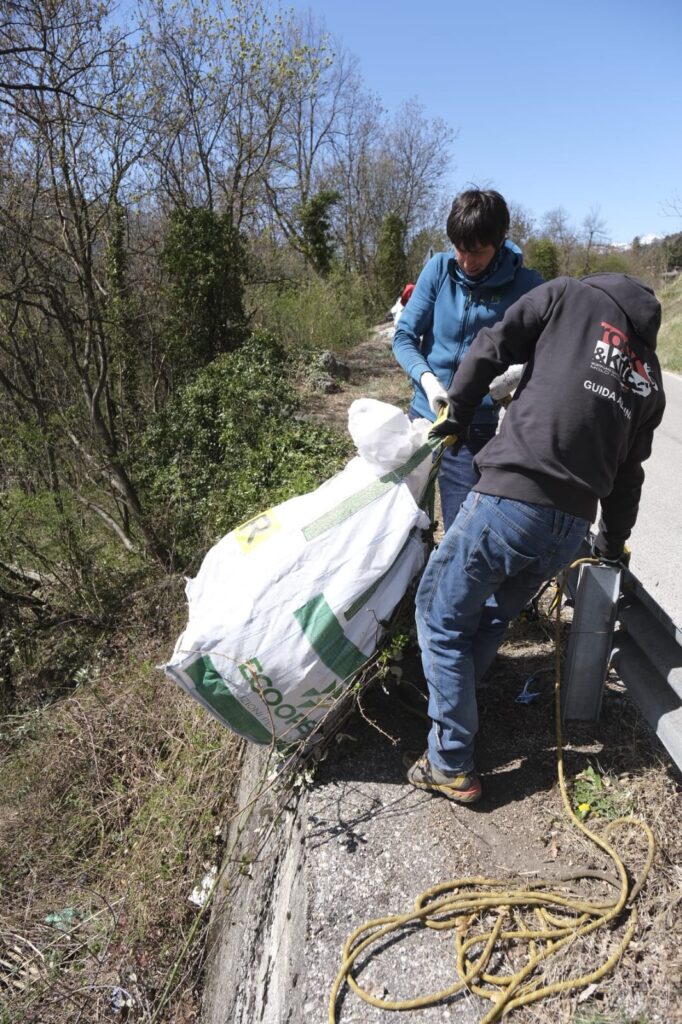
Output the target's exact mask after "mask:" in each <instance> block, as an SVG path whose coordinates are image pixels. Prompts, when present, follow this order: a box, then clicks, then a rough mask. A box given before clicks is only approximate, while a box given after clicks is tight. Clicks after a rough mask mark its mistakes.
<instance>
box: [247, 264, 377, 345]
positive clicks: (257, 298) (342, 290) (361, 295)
mask: <svg viewBox="0 0 682 1024" xmlns="http://www.w3.org/2000/svg"><path fill="white" fill-rule="evenodd" d="M249 300H250V303H251V306H252V307H253V319H254V320H255V321H256V322H257V323H258V324H259V325H261V326H262V327H263V328H265V329H266V330H269V331H272V333H273V334H275V335H276V336H277V338H279V339H280V341H281V342H282V343H283V344H284V345H285V346H286V347H287V348H288V349H290V350H291V351H292V352H293V351H295V352H300V351H305V350H309V349H311V348H317V349H331V350H332V351H338V350H342V349H347V348H351V347H353V346H354V345H357V344H358V343H359V342H360V341H363V340H364V339H365V338H366V337H367V328H368V325H369V323H370V321H371V317H370V316H369V314H368V309H369V295H368V291H367V284H366V281H365V280H364V279H363V278H360V277H359V276H358V275H357V274H351V273H349V272H347V271H345V270H342V269H340V268H339V267H336V268H334V269H333V270H332V271H331V272H330V273H329V275H328V276H327V277H320V276H319V275H317V274H310V275H309V276H307V277H306V278H304V279H303V280H295V281H293V280H292V281H291V282H290V283H289V284H288V285H287V286H286V287H282V286H281V285H280V286H273V285H269V286H261V287H259V288H257V289H256V288H254V289H252V290H251V292H250V295H249Z"/></svg>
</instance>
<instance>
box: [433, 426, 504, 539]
mask: <svg viewBox="0 0 682 1024" xmlns="http://www.w3.org/2000/svg"><path fill="white" fill-rule="evenodd" d="M496 430H497V426H496V424H494V423H474V424H473V425H472V427H471V428H470V430H469V437H468V440H466V441H465V442H464V444H462V445H460V447H459V448H457V449H455V450H453V449H452V448H446V449H445V451H444V452H443V456H442V458H441V462H440V469H439V471H438V486H439V488H440V507H441V512H442V513H443V531H444V532H445V533H447V531H448V530H449V529H450V527H451V526H452V524H453V523H454V521H455V518H456V516H457V513H458V512H459V510H460V508H461V506H462V503H463V502H464V499H465V498H466V496H467V495H468V493H469V491H470V490H471V488H472V487H473V486H474V484H477V483H478V481H479V479H480V475H481V474H480V473H479V472H478V470H477V469H476V467H475V466H474V455H478V453H479V452H480V450H481V448H484V447H485V445H487V443H488V441H489V440H490V439H491V438H492V437H494V436H495V431H496Z"/></svg>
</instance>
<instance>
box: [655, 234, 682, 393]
mask: <svg viewBox="0 0 682 1024" xmlns="http://www.w3.org/2000/svg"><path fill="white" fill-rule="evenodd" d="M680 237H681V238H682V236H680ZM658 294H659V298H660V300H661V304H662V306H663V323H662V325H661V331H660V334H659V336H658V357H659V359H660V360H661V365H662V366H663V368H664V369H665V370H671V371H672V372H673V373H682V274H680V276H679V277H678V278H677V279H676V280H675V281H672V282H671V283H669V284H667V285H665V286H664V287H663V288H662V289H660V290H659V293H658Z"/></svg>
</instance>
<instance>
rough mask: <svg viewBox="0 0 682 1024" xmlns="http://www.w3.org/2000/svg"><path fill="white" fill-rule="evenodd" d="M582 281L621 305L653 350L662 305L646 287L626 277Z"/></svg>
mask: <svg viewBox="0 0 682 1024" xmlns="http://www.w3.org/2000/svg"><path fill="white" fill-rule="evenodd" d="M581 281H582V282H583V283H584V284H587V285H589V286H590V287H591V288H598V289H599V290H600V291H602V292H606V294H607V295H608V296H609V298H610V299H612V300H613V301H614V302H615V303H616V305H617V306H620V308H621V309H622V311H623V312H624V313H625V315H626V317H627V318H628V320H629V321H630V323H631V324H632V326H633V327H634V328H635V331H636V332H637V334H638V335H639V337H640V338H641V339H642V341H643V342H645V343H646V344H647V345H648V346H649V348H651V349H655V348H656V335H657V334H658V329H659V327H660V326H661V304H660V302H659V301H658V299H657V298H656V296H655V294H654V292H653V289H652V288H650V287H649V285H648V284H645V283H644V281H640V280H639V278H637V277H630V275H629V274H589V275H588V276H587V277H583V278H581Z"/></svg>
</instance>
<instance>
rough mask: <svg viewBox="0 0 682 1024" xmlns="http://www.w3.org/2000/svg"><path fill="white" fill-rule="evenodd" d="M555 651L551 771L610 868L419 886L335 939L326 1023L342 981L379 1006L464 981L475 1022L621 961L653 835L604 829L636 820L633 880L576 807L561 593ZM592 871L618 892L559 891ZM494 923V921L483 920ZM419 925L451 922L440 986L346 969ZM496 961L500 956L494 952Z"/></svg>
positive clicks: (390, 1006) (435, 999) (417, 1002)
mask: <svg viewBox="0 0 682 1024" xmlns="http://www.w3.org/2000/svg"><path fill="white" fill-rule="evenodd" d="M583 562H587V563H590V564H598V562H597V559H590V558H583V559H578V560H577V561H575V562H573V564H572V565H571V566H570V568H571V569H572V568H574V567H576V566H577V565H580V564H581V563H583ZM555 608H556V655H555V671H556V675H555V687H554V696H555V701H554V709H555V721H556V734H557V774H558V779H559V788H560V791H561V799H562V801H563V805H564V809H565V811H566V814H567V815H568V817H569V818H570V820H571V822H572V824H573V825H574V826H575V828H577V829H579V831H580V832H582V833H583V835H585V836H586V837H587V838H588V839H589V840H590V841H591V842H592V843H594V844H595V845H596V846H598V847H599V848H600V849H601V850H603V851H604V853H606V854H608V856H609V857H610V858H611V860H612V861H613V864H614V866H615V869H616V875H615V876H614V877H611V876H610V875H606V874H605V873H604V872H600V871H591V870H589V869H583V870H580V869H578V870H576V871H573V872H570V873H567V874H564V875H562V876H561V878H559V879H554V880H537V881H535V882H533V883H530V884H529V883H528V882H525V881H524V883H523V885H522V886H518V887H516V888H509V880H508V879H505V880H500V879H495V878H475V877H474V878H456V879H452V880H451V881H449V882H445V883H443V884H442V885H436V886H433V887H432V888H430V889H427V890H425V891H424V892H423V893H421V894H420V895H419V896H418V897H417V899H416V901H415V907H414V910H413V911H410V912H408V913H406V914H396V915H391V916H388V917H380V918H376V919H375V920H373V921H367V922H366V923H365V924H363V925H361V926H360V927H359V928H356V930H355V931H354V932H353V934H352V935H351V936H350V937H349V939H348V940H347V942H346V944H345V946H344V948H343V962H342V964H341V967H340V969H339V972H338V974H337V976H336V979H335V981H334V984H333V986H332V990H331V994H330V999H329V1018H328V1019H329V1024H336V1022H337V1014H336V1004H337V1000H338V996H339V992H340V990H341V986H342V985H343V984H344V983H347V984H348V985H349V986H350V988H351V989H352V990H353V992H355V994H356V995H358V996H360V998H361V999H363V1000H364V1001H365V1002H367V1003H370V1004H371V1005H372V1006H376V1007H379V1008H381V1009H383V1010H416V1009H420V1008H423V1007H426V1006H433V1005H434V1004H436V1003H439V1002H441V1001H442V1000H444V999H448V998H450V997H451V996H454V995H456V994H457V993H458V992H461V991H462V990H464V989H466V990H467V991H468V992H471V993H474V994H476V995H478V996H482V997H483V998H485V999H488V1000H490V1001H491V1002H492V1004H493V1005H492V1007H491V1008H490V1009H489V1010H488V1012H487V1013H486V1014H485V1015H484V1016H483V1018H482V1019H481V1024H492V1022H493V1021H497V1020H500V1019H501V1018H502V1017H503V1016H505V1015H506V1014H508V1013H510V1012H511V1011H512V1010H513V1009H515V1007H517V1006H524V1005H527V1004H528V1003H534V1002H537V1001H538V1000H540V999H546V998H547V997H548V996H551V995H555V994H557V993H560V992H567V991H570V990H574V989H581V988H584V987H585V986H587V985H590V984H592V983H594V982H596V981H598V980H599V979H600V978H603V977H604V975H605V974H607V973H608V972H609V971H610V970H611V968H612V967H614V965H615V964H616V963H617V962H618V961H619V960H620V958H621V957H622V955H623V952H624V951H625V949H626V948H627V946H628V944H629V942H630V940H631V939H632V936H633V934H634V931H635V927H636V923H637V911H636V909H635V907H634V906H633V902H634V900H635V897H636V896H637V894H638V893H639V891H640V889H641V887H642V885H643V884H644V881H645V879H646V877H647V875H648V872H649V869H650V868H651V864H652V861H653V857H654V849H655V847H654V837H653V833H652V832H651V829H650V828H649V826H648V825H646V824H645V823H644V822H643V821H641V820H640V819H638V818H634V817H627V818H617V819H615V820H614V821H611V822H609V823H608V825H607V826H606V827H605V829H604V833H605V834H607V835H608V834H610V833H611V832H613V831H614V830H615V829H616V828H618V827H619V826H625V825H628V826H634V827H635V828H638V829H640V830H641V832H643V833H644V836H645V838H646V844H647V852H646V857H645V861H644V866H643V868H642V870H641V872H640V874H639V877H638V879H637V880H636V882H635V883H634V884H633V885H631V884H630V881H629V879H628V874H627V871H626V869H625V865H624V864H623V861H622V860H621V858H620V857H619V855H618V853H617V852H616V850H615V849H614V848H613V846H612V845H611V843H610V842H608V841H607V840H606V839H605V838H604V836H603V835H596V834H595V833H594V832H592V831H591V830H590V829H589V828H587V826H586V825H585V824H584V823H583V822H582V821H580V819H579V818H578V817H577V816H576V815H575V814H574V812H573V809H572V807H571V802H570V800H569V797H568V793H567V790H566V781H565V778H564V766H563V750H562V731H561V702H560V679H561V653H560V627H561V596H560V594H559V597H558V599H557V601H556V605H555ZM595 876H596V877H598V878H601V879H605V880H606V881H608V882H609V883H610V884H611V885H613V886H614V887H615V888H617V889H618V890H619V891H618V897H617V899H613V900H610V901H606V902H600V901H593V900H586V899H580V898H578V897H576V896H575V893H573V894H570V893H567V891H566V889H565V888H564V890H563V891H562V889H561V885H562V882H566V881H568V880H569V879H578V878H588V877H595ZM625 914H627V915H628V916H627V920H626V926H625V932H624V934H623V936H622V938H621V939H620V940H619V941H618V942H617V943H616V944H615V946H614V948H613V951H612V953H611V954H610V955H609V956H608V957H607V958H606V959H605V960H604V961H603V962H602V963H600V964H599V965H598V966H596V967H595V968H594V970H592V971H589V972H588V973H587V974H583V975H582V976H580V977H577V978H568V979H565V980H562V981H554V982H550V981H548V979H547V976H546V970H545V968H546V965H547V963H548V961H549V959H550V958H551V957H554V956H556V955H557V954H558V953H559V952H560V951H561V950H563V949H564V948H565V947H567V946H568V945H569V944H571V943H574V942H575V941H576V939H578V938H580V937H582V936H586V935H589V934H590V933H591V932H594V931H596V930H597V929H598V928H603V927H605V926H607V925H611V924H612V923H613V924H614V925H615V924H621V923H622V921H621V919H622V917H623V915H625ZM491 922H492V923H491ZM415 924H421V925H422V926H424V927H426V928H432V929H434V930H437V931H442V930H447V929H449V930H453V931H454V933H455V952H456V968H457V980H456V981H455V982H453V984H452V985H450V986H449V987H448V988H445V989H442V990H441V991H440V992H433V993H430V994H428V995H423V996H418V997H416V998H414V999H401V1000H388V999H380V998H378V997H377V996H374V995H372V994H371V993H370V992H368V991H367V990H366V989H363V988H362V987H361V986H360V985H359V984H358V982H357V980H356V978H354V977H353V973H352V971H353V968H354V966H355V964H356V962H357V960H358V958H359V957H360V956H362V954H363V953H365V952H366V951H367V950H368V949H369V948H370V946H372V945H374V944H376V943H378V942H382V940H384V939H385V938H386V936H387V935H390V934H391V933H394V932H398V931H400V930H401V929H409V928H413V927H414V925H415ZM512 949H513V950H514V954H515V957H516V962H518V958H519V956H520V954H521V951H522V950H524V949H525V951H526V953H525V963H524V964H523V966H522V967H520V968H519V969H518V970H516V971H515V972H514V973H511V974H501V973H499V972H498V971H497V970H493V969H492V968H491V960H492V959H493V957H494V956H495V954H496V953H499V952H500V951H502V950H507V951H510V950H512ZM495 959H496V961H497V960H499V957H496V956H495Z"/></svg>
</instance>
